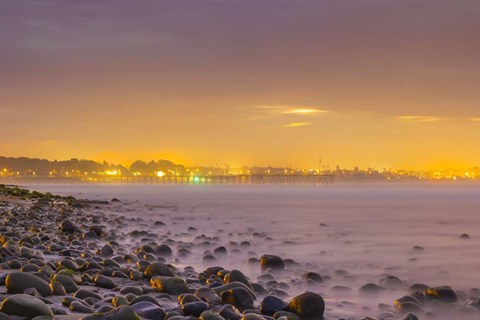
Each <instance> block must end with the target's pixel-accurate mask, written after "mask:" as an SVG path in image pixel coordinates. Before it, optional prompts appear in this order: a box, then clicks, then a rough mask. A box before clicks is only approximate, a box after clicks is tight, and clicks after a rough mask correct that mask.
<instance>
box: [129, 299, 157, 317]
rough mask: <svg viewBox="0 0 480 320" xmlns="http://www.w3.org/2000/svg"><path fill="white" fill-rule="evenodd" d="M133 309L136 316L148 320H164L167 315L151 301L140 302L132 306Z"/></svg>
mask: <svg viewBox="0 0 480 320" xmlns="http://www.w3.org/2000/svg"><path fill="white" fill-rule="evenodd" d="M131 307H132V309H133V310H134V311H135V313H136V314H138V315H139V316H141V317H144V318H147V319H152V320H163V319H164V318H165V315H166V313H165V310H163V309H162V308H161V307H160V306H158V305H157V304H154V303H152V302H149V301H140V302H137V303H135V304H132V305H131Z"/></svg>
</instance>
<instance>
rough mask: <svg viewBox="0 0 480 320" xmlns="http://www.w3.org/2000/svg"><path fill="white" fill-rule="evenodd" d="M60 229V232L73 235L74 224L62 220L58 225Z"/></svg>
mask: <svg viewBox="0 0 480 320" xmlns="http://www.w3.org/2000/svg"><path fill="white" fill-rule="evenodd" d="M60 229H61V230H62V232H68V233H74V232H75V224H74V223H73V222H72V221H70V220H63V221H62V223H61V224H60Z"/></svg>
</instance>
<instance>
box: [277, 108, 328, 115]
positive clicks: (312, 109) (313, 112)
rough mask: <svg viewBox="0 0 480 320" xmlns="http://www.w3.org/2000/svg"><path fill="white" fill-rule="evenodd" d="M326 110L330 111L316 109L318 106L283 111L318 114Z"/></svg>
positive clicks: (286, 112)
mask: <svg viewBox="0 0 480 320" xmlns="http://www.w3.org/2000/svg"><path fill="white" fill-rule="evenodd" d="M325 112H328V111H327V110H323V109H316V108H294V109H289V110H286V111H283V113H285V114H298V115H303V116H310V115H316V114H319V113H325Z"/></svg>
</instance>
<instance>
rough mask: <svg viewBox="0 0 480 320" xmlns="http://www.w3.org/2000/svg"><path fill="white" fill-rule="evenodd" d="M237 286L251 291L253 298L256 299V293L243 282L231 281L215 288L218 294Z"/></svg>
mask: <svg viewBox="0 0 480 320" xmlns="http://www.w3.org/2000/svg"><path fill="white" fill-rule="evenodd" d="M235 288H243V289H245V290H247V291H248V293H250V295H251V296H252V298H253V299H256V296H255V293H253V291H252V290H251V289H250V288H249V287H247V286H246V285H245V284H243V283H241V282H230V283H227V284H226V285H223V286H218V287H215V288H213V290H214V291H215V292H216V293H217V294H218V295H221V294H222V292H224V291H228V290H230V289H235Z"/></svg>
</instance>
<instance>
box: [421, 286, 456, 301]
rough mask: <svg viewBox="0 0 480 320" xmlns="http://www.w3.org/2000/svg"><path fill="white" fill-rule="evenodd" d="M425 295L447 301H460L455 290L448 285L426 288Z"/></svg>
mask: <svg viewBox="0 0 480 320" xmlns="http://www.w3.org/2000/svg"><path fill="white" fill-rule="evenodd" d="M425 295H426V296H427V297H428V298H431V299H434V300H439V301H442V302H445V303H455V302H457V301H458V297H457V294H456V293H455V291H454V290H453V289H452V288H450V287H447V286H443V287H436V288H430V289H427V290H425Z"/></svg>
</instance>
